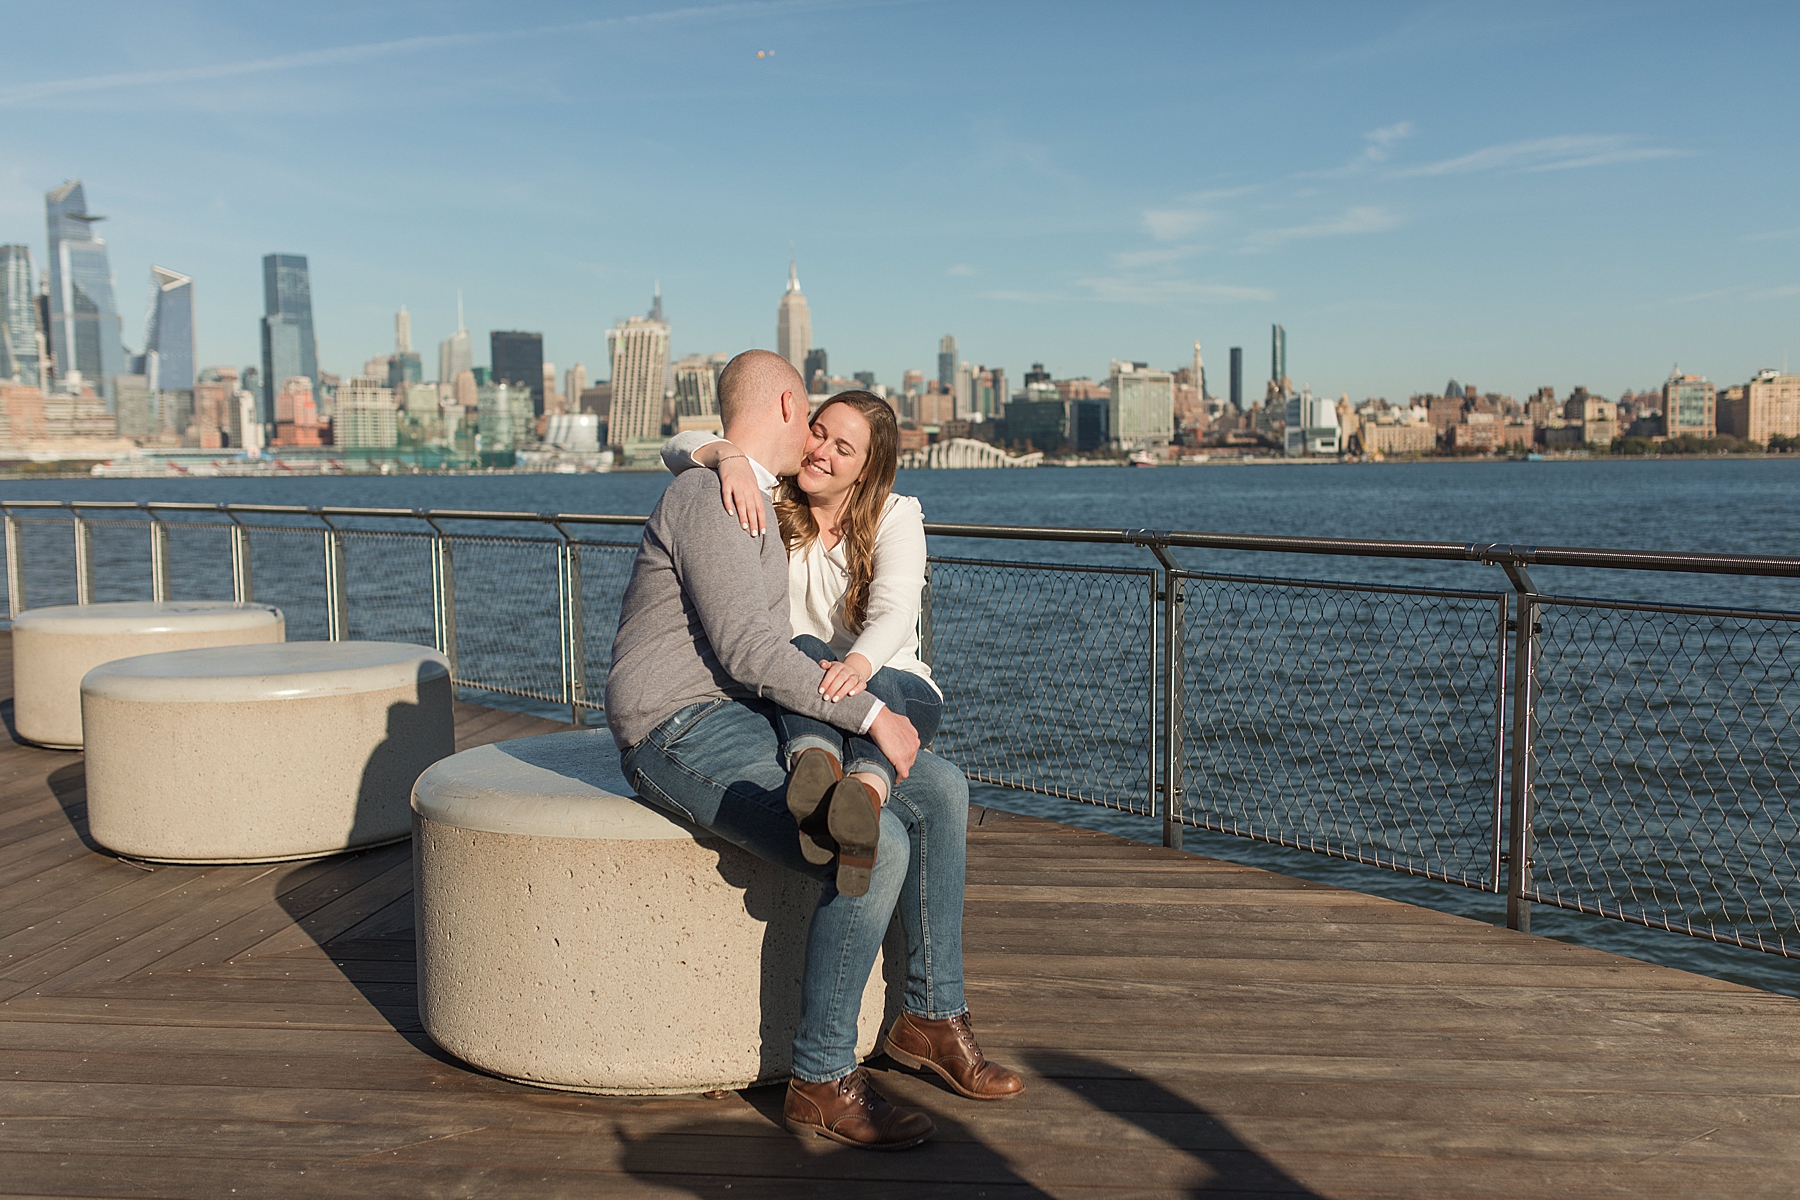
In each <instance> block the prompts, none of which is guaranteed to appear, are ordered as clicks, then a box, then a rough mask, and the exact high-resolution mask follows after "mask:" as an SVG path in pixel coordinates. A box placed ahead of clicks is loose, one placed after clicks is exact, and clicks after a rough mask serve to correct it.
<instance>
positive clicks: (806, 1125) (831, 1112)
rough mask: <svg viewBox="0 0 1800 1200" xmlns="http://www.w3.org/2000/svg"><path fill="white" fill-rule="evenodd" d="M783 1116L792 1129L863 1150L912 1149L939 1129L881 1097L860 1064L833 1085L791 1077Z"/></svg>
mask: <svg viewBox="0 0 1800 1200" xmlns="http://www.w3.org/2000/svg"><path fill="white" fill-rule="evenodd" d="M781 1120H782V1124H784V1125H786V1126H787V1127H788V1132H790V1133H797V1134H799V1135H800V1136H801V1137H805V1136H807V1135H808V1134H817V1135H818V1136H820V1137H822V1138H830V1139H831V1140H832V1141H834V1142H842V1143H843V1144H844V1145H846V1146H855V1147H857V1148H858V1149H860V1150H909V1149H911V1148H912V1147H914V1146H917V1145H919V1144H920V1143H921V1142H923V1141H924V1140H925V1139H926V1138H928V1137H930V1136H931V1135H932V1134H933V1133H935V1132H937V1127H936V1126H935V1125H933V1124H932V1123H931V1118H930V1117H928V1116H926V1115H925V1114H924V1113H922V1112H920V1111H919V1110H918V1109H916V1108H895V1107H894V1106H893V1105H892V1104H889V1103H888V1102H887V1101H886V1100H884V1099H882V1097H881V1093H880V1092H877V1091H876V1090H875V1089H874V1088H873V1087H871V1086H869V1075H868V1072H866V1071H864V1070H863V1069H862V1068H861V1067H858V1068H857V1069H856V1070H854V1071H852V1072H851V1073H850V1074H848V1075H846V1076H844V1077H843V1078H842V1079H834V1080H832V1081H831V1082H829V1083H808V1082H806V1081H805V1080H803V1079H790V1080H788V1092H787V1103H785V1104H784V1105H782V1108H781Z"/></svg>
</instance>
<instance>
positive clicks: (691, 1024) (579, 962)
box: [413, 730, 900, 1095]
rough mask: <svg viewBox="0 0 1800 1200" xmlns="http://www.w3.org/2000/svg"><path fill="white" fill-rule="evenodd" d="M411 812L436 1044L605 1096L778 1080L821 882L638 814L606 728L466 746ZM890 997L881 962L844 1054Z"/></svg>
mask: <svg viewBox="0 0 1800 1200" xmlns="http://www.w3.org/2000/svg"><path fill="white" fill-rule="evenodd" d="M413 809H414V813H415V817H416V821H417V825H416V829H415V836H414V839H413V862H414V878H413V883H414V888H415V893H414V894H415V896H416V897H417V906H418V907H417V912H418V955H419V1016H420V1019H421V1020H422V1021H423V1022H424V1025H425V1030H426V1032H427V1033H429V1034H430V1035H431V1036H432V1038H433V1039H435V1040H436V1041H437V1043H438V1044H439V1045H440V1046H442V1047H443V1048H444V1049H446V1050H448V1051H449V1052H450V1053H451V1054H454V1055H456V1057H458V1058H460V1059H462V1060H463V1061H465V1062H467V1063H471V1064H473V1065H474V1066H476V1067H479V1068H481V1069H482V1070H484V1071H487V1072H489V1073H490V1074H494V1075H499V1076H502V1077H504V1078H507V1079H512V1080H516V1081H518V1082H520V1083H530V1084H536V1085H538V1086H540V1087H551V1088H560V1089H564V1090H567V1091H576V1092H598V1093H602V1094H606V1095H662V1094H670V1093H683V1092H704V1091H710V1090H713V1089H715V1088H718V1089H730V1088H740V1087H746V1086H748V1085H750V1084H753V1083H762V1082H772V1081H775V1080H779V1079H784V1078H786V1077H787V1075H788V1073H789V1070H790V1067H791V1055H792V1052H793V1040H794V1030H795V1028H796V1027H797V1026H798V1025H799V1023H800V976H801V971H802V968H803V964H804V958H805V947H806V929H807V925H808V923H809V922H810V920H811V917H812V910H813V907H814V906H815V905H816V904H817V903H818V898H819V885H818V883H817V882H815V881H814V880H812V879H808V878H807V877H805V876H803V875H800V874H797V873H795V872H792V871H787V870H784V869H783V868H780V867H777V866H773V865H771V864H769V863H766V862H763V861H762V860H761V859H758V858H756V857H754V856H753V855H751V854H749V853H747V852H745V851H743V850H741V849H739V848H738V847H736V846H734V845H732V844H730V843H729V842H726V841H724V840H722V839H720V838H718V837H715V836H714V835H712V834H710V833H708V832H706V831H704V830H701V829H697V828H695V827H693V826H690V825H687V824H685V823H682V822H678V821H676V820H674V819H672V818H670V817H668V816H665V815H664V814H663V813H662V812H661V811H660V810H658V809H654V808H651V807H650V806H649V805H647V804H644V803H641V802H640V801H638V800H637V799H636V798H635V797H634V796H633V794H632V790H631V788H630V787H629V785H627V783H626V782H625V779H624V776H623V775H621V774H620V771H619V752H618V750H617V749H616V748H615V747H614V746H613V742H612V738H611V737H610V736H609V735H608V734H607V733H606V732H605V731H604V730H590V731H576V732H572V733H553V734H546V735H544V736H542V737H532V738H520V739H518V740H517V741H510V742H500V743H497V744H494V745H490V746H481V747H479V748H477V749H474V750H465V751H463V752H462V753H461V754H458V755H456V756H455V757H454V758H448V759H445V760H444V761H443V762H441V763H438V764H437V765H436V766H434V767H432V768H431V769H430V770H429V771H426V772H425V774H423V775H422V776H420V777H419V782H418V783H417V784H416V785H414V787H413ZM888 958H889V960H890V961H894V962H898V961H900V956H899V955H893V954H890V955H889V956H888ZM887 992H888V988H887V986H886V985H885V983H884V981H883V979H882V967H881V960H880V959H878V960H877V966H876V969H875V970H874V971H873V972H872V973H871V976H870V980H869V983H868V985H867V987H866V988H865V989H864V991H863V1000H862V1013H861V1018H860V1022H859V1026H858V1037H857V1055H858V1057H859V1058H861V1057H867V1056H868V1055H869V1054H871V1053H873V1052H874V1048H875V1042H876V1039H877V1038H878V1037H879V1035H880V1032H881V1025H882V1020H883V1018H884V1016H885V1012H886V1009H885V1002H886V996H887ZM895 995H896V997H897V996H898V991H897V989H896V990H895ZM896 1011H897V1010H896Z"/></svg>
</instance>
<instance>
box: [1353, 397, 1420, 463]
mask: <svg viewBox="0 0 1800 1200" xmlns="http://www.w3.org/2000/svg"><path fill="white" fill-rule="evenodd" d="M1414 414H1416V415H1414ZM1361 436H1362V449H1363V453H1364V454H1371V455H1378V456H1382V457H1390V456H1400V455H1409V454H1430V453H1431V452H1432V451H1433V450H1436V449H1437V429H1436V428H1435V427H1434V426H1433V425H1432V424H1431V422H1430V421H1429V420H1428V419H1426V417H1425V413H1424V412H1423V410H1420V409H1416V408H1402V409H1397V410H1395V409H1389V410H1387V411H1385V412H1381V413H1376V414H1374V415H1372V416H1365V417H1364V418H1363V422H1362V435H1361Z"/></svg>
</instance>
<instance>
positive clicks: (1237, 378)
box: [1231, 346, 1244, 412]
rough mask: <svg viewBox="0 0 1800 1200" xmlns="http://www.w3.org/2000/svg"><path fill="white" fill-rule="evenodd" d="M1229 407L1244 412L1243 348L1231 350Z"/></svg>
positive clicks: (1237, 347)
mask: <svg viewBox="0 0 1800 1200" xmlns="http://www.w3.org/2000/svg"><path fill="white" fill-rule="evenodd" d="M1231 407H1232V409H1233V410H1234V411H1236V412H1243V411H1244V348H1243V347H1242V346H1233V347H1232V348H1231Z"/></svg>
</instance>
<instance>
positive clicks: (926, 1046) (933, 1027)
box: [887, 1012, 1025, 1100]
mask: <svg viewBox="0 0 1800 1200" xmlns="http://www.w3.org/2000/svg"><path fill="white" fill-rule="evenodd" d="M887 1052H888V1057H890V1058H892V1059H893V1060H894V1061H895V1062H897V1063H900V1064H901V1065H902V1066H907V1067H912V1068H913V1069H914V1070H918V1069H921V1068H929V1069H930V1070H933V1071H936V1072H937V1073H938V1074H939V1075H941V1076H943V1077H944V1082H945V1083H947V1084H949V1085H950V1086H951V1087H952V1088H954V1089H955V1090H956V1092H957V1093H958V1094H960V1095H964V1096H967V1097H968V1098H969V1099H971V1100H1010V1099H1012V1098H1013V1097H1014V1096H1019V1095H1023V1094H1024V1092H1025V1081H1024V1080H1023V1079H1020V1078H1019V1077H1018V1075H1016V1074H1015V1073H1013V1072H1012V1071H1009V1070H1007V1069H1006V1068H1005V1067H1003V1066H1000V1065H999V1064H998V1063H991V1062H989V1061H988V1060H987V1057H986V1056H985V1055H984V1054H982V1052H981V1047H980V1046H978V1045H976V1044H975V1031H974V1030H973V1029H972V1028H970V1026H969V1017H968V1014H967V1013H964V1014H963V1015H962V1016H960V1017H951V1018H949V1019H948V1020H943V1021H932V1020H928V1019H926V1018H925V1017H915V1016H914V1015H913V1014H911V1013H909V1012H903V1013H901V1014H900V1015H899V1017H897V1018H896V1019H895V1021H894V1024H893V1028H891V1029H889V1030H888V1035H887Z"/></svg>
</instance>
